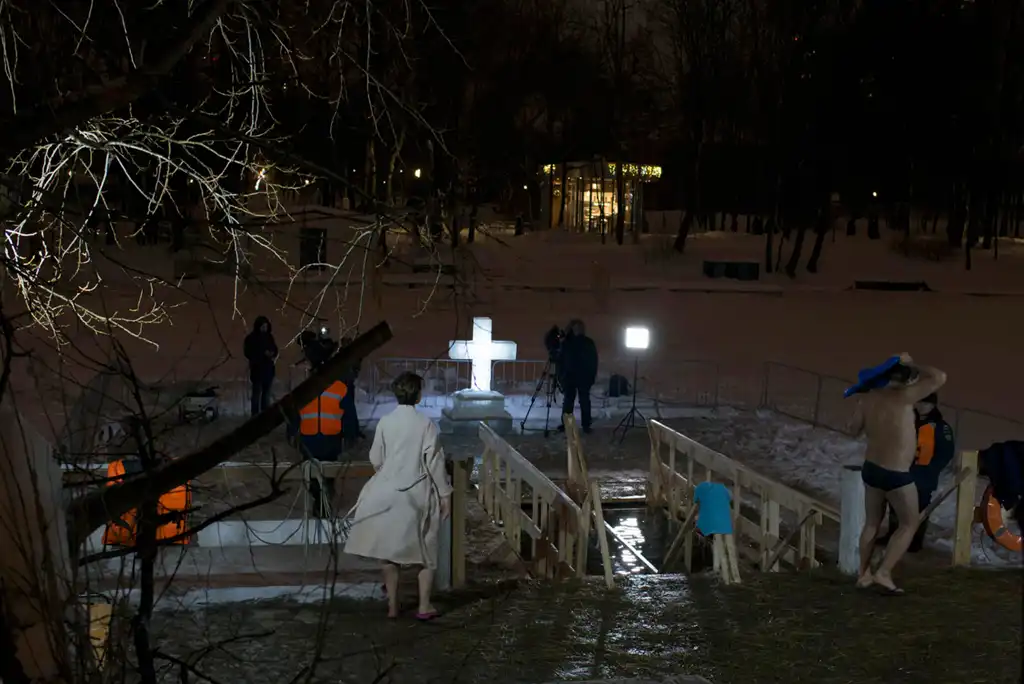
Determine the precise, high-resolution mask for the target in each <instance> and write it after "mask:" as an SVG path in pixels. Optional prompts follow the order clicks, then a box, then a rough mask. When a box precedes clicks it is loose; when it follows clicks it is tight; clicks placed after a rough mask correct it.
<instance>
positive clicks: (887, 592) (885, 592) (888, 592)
mask: <svg viewBox="0 0 1024 684" xmlns="http://www.w3.org/2000/svg"><path fill="white" fill-rule="evenodd" d="M874 586H875V590H876V591H877V592H878V593H879V594H881V595H882V596H903V595H904V594H906V593H907V592H905V591H903V590H902V589H900V588H899V587H892V588H889V587H886V586H882V585H881V584H878V583H877V582H876V583H875V585H874Z"/></svg>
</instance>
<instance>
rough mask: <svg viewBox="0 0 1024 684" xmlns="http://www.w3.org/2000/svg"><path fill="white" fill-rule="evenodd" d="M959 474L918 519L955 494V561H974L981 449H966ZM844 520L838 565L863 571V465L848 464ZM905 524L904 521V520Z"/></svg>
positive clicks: (845, 569)
mask: <svg viewBox="0 0 1024 684" xmlns="http://www.w3.org/2000/svg"><path fill="white" fill-rule="evenodd" d="M955 472H956V475H955V476H954V478H953V482H951V483H950V484H949V485H948V486H947V487H946V488H945V489H944V490H942V492H940V493H939V494H937V495H936V496H934V497H932V501H931V503H930V504H928V507H927V508H925V509H924V510H923V511H921V515H920V516H919V518H918V523H919V524H920V522H922V521H924V520H927V519H928V517H929V516H930V515H931V514H932V512H933V511H934V510H935V509H936V508H938V506H939V504H941V503H942V502H943V501H945V500H946V499H947V498H949V497H950V496H953V495H954V494H956V518H955V519H954V523H953V530H952V532H953V559H952V562H953V565H970V564H971V543H972V541H973V534H972V532H973V529H972V528H973V526H974V523H975V522H978V521H979V519H980V518H979V516H980V511H979V510H977V509H976V506H975V501H976V500H977V491H978V452H977V451H963V452H961V453H960V455H959V457H958V458H957V460H956V470H955ZM841 498H842V501H841V506H840V509H841V511H842V523H841V527H840V536H839V569H840V571H842V572H844V573H846V574H850V575H853V574H856V573H858V572H859V571H860V533H861V529H862V528H863V526H864V515H865V514H864V483H863V481H862V480H861V468H860V466H845V467H844V468H843V479H842V488H841ZM901 526H902V523H901Z"/></svg>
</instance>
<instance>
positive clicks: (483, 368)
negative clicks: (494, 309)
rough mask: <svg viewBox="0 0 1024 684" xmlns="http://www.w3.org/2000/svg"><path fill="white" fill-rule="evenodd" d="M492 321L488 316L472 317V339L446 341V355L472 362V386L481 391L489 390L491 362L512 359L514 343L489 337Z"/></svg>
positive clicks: (514, 348)
mask: <svg viewBox="0 0 1024 684" xmlns="http://www.w3.org/2000/svg"><path fill="white" fill-rule="evenodd" d="M493 330H494V323H493V321H491V319H490V318H474V319H473V339H472V340H451V341H450V342H448V356H449V357H450V358H452V359H456V360H459V361H465V360H466V359H469V360H470V361H472V362H473V371H472V372H473V379H472V381H471V385H472V388H473V389H475V390H480V391H482V392H489V391H490V390H491V363H492V362H493V361H514V360H515V358H516V343H515V342H508V341H504V340H498V341H495V340H493V339H491V334H492V331H493Z"/></svg>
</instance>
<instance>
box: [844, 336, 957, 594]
mask: <svg viewBox="0 0 1024 684" xmlns="http://www.w3.org/2000/svg"><path fill="white" fill-rule="evenodd" d="M945 382H946V374H945V373H943V372H942V371H940V370H938V369H936V368H931V367H929V366H920V365H917V364H915V363H914V360H913V359H911V358H910V355H909V354H905V353H904V354H900V355H899V356H893V357H891V358H890V359H888V360H887V361H886V362H885V363H883V364H881V365H879V366H876V367H875V368H868V369H865V370H862V371H861V372H860V373H859V374H858V380H857V384H856V385H854V386H853V387H850V388H849V389H847V390H846V392H845V393H844V396H845V397H851V396H854V395H858V396H859V399H860V402H859V406H858V420H857V423H858V424H857V425H856V426H855V427H856V428H857V430H856V432H857V433H860V432H861V431H863V432H864V433H865V435H866V436H867V452H866V453H865V455H864V467H863V469H862V470H861V479H863V480H864V510H865V522H864V529H863V530H862V531H861V536H860V573H859V577H858V578H857V587H858V588H867V587H870V586H872V585H874V586H878V587H879V588H881V589H882V590H883V591H884V592H885V593H887V594H889V595H898V594H902V593H903V590H902V589H899V588H897V587H896V585H895V584H894V583H893V579H892V571H893V568H895V567H896V564H897V563H898V562H899V561H900V559H901V558H903V555H904V554H905V553H906V552H907V549H908V548H909V547H910V544H911V542H912V541H913V539H914V534H915V532H916V531H917V527H918V524H917V523H918V519H919V517H920V508H919V506H918V500H917V499H918V494H917V485H916V483H915V481H914V475H913V474H912V473H911V466H912V465H913V463H914V459H915V456H916V454H917V429H916V425H915V420H914V418H915V416H914V405H915V404H917V403H918V402H920V401H923V400H924V399H925V398H926V397H928V396H929V395H931V394H933V393H934V392H937V391H938V390H939V388H940V387H942V385H944V384H945ZM886 504H888V505H889V506H891V507H892V509H893V511H895V513H896V518H897V519H898V520H899V527H898V528H897V529H896V532H895V533H894V534H893V536H892V539H890V540H889V543H888V545H887V546H886V549H885V554H884V556H883V557H882V562H881V564H880V565H879V566H878V569H877V570H875V571H874V572H872V569H871V555H872V552H873V550H874V547H875V539H876V538H877V537H878V531H879V528H880V527H881V525H882V519H883V517H884V515H885V510H886Z"/></svg>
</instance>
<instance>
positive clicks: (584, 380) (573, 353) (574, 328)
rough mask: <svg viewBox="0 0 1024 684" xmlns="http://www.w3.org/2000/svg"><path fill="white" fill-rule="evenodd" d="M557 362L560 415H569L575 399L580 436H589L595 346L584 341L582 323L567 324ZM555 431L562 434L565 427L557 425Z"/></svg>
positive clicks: (594, 374) (573, 321) (595, 359)
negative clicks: (581, 428) (560, 393)
mask: <svg viewBox="0 0 1024 684" xmlns="http://www.w3.org/2000/svg"><path fill="white" fill-rule="evenodd" d="M559 361H560V363H559V368H558V376H559V378H558V379H559V381H560V382H561V385H562V394H563V396H564V397H565V401H564V402H563V403H562V413H568V414H570V415H571V414H572V412H573V409H574V408H575V406H576V397H577V396H578V397H579V400H580V423H581V424H582V426H583V431H584V432H590V425H591V417H590V388H591V387H593V385H594V381H595V380H597V345H595V344H594V340H592V339H590V338H589V337H587V334H586V327H585V326H584V325H583V321H581V320H579V319H574V320H572V321H570V322H569V327H568V330H567V333H566V336H565V340H563V341H562V348H561V353H560V356H559ZM558 429H559V431H562V430H564V429H565V426H564V425H559V426H558Z"/></svg>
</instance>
